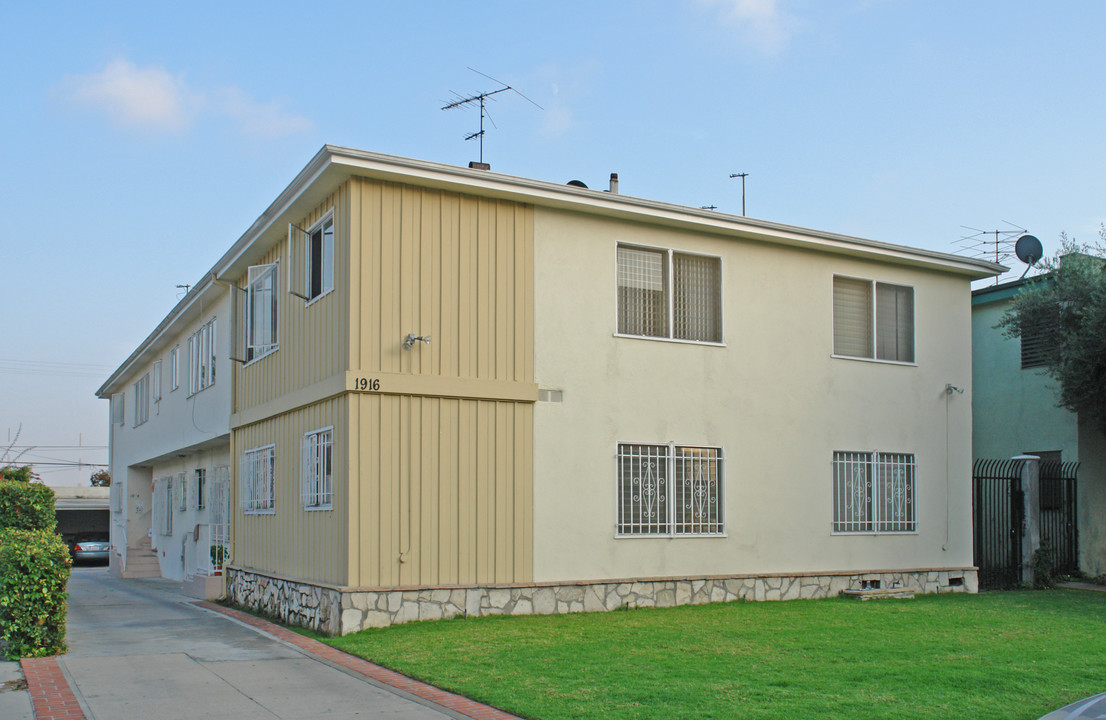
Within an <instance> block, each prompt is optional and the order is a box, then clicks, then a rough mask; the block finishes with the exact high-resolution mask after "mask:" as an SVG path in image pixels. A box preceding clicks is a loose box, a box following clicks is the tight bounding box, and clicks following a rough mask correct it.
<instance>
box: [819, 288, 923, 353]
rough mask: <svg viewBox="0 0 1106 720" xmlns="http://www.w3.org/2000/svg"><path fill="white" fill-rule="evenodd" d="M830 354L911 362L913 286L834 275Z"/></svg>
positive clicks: (912, 348) (912, 347) (912, 345)
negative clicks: (831, 351) (831, 347)
mask: <svg viewBox="0 0 1106 720" xmlns="http://www.w3.org/2000/svg"><path fill="white" fill-rule="evenodd" d="M833 354H834V355H838V356H841V357H850V358H864V359H868V360H884V361H887V362H901V363H913V362H914V288H912V287H909V286H906V285H892V284H890V283H882V282H875V281H873V280H864V279H861V278H854V277H846V276H844V275H834V276H833Z"/></svg>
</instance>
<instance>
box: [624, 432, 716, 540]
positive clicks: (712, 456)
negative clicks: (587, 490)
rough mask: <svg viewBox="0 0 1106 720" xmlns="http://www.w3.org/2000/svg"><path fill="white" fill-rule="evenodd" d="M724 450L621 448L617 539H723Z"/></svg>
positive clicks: (671, 446)
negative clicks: (695, 536)
mask: <svg viewBox="0 0 1106 720" xmlns="http://www.w3.org/2000/svg"><path fill="white" fill-rule="evenodd" d="M722 485H723V473H722V449H721V448H715V447H697V446H689V445H676V444H674V443H669V444H667V445H635V444H628V443H620V444H619V446H618V522H617V527H618V534H619V535H720V534H722V533H723V532H724V530H725V524H724V517H723V510H722V508H723V505H722V502H723V495H722Z"/></svg>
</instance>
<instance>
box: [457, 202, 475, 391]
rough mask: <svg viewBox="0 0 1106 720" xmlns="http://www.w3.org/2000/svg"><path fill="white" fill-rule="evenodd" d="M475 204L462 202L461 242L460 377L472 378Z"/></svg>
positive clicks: (459, 277) (459, 293)
mask: <svg viewBox="0 0 1106 720" xmlns="http://www.w3.org/2000/svg"><path fill="white" fill-rule="evenodd" d="M472 206H473V202H472V201H471V200H470V199H468V198H460V200H459V202H458V212H459V215H458V231H459V234H458V238H457V314H458V322H457V375H458V376H459V377H464V378H468V377H472V376H473V375H474V368H473V365H472V357H471V351H472V347H473V346H474V345H475V342H474V341H475V339H476V328H475V326H474V324H473V317H474V313H473V307H474V305H475V298H474V293H475V289H476V263H475V259H474V254H473V245H474V240H475V237H476V214H475V213H474V212H473V211H472Z"/></svg>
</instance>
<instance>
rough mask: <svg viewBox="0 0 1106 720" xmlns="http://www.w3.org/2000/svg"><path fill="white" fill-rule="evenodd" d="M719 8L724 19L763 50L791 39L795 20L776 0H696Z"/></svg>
mask: <svg viewBox="0 0 1106 720" xmlns="http://www.w3.org/2000/svg"><path fill="white" fill-rule="evenodd" d="M698 1H699V3H700V4H703V5H707V6H710V7H717V8H719V12H720V14H721V16H722V20H723V22H725V23H726V24H728V25H732V26H734V27H736V28H737V29H738V30H739V31H740V32H741V33H742V35H744V36H745V39H746V40H747V41H748V42H749V43H750V44H751V45H754V46H756V47H758V48H760V49H761V50H762V51H764V52H768V53H773V54H774V53H777V52H779V51H781V50H782V49H783V48H784V46H785V45H786V44H787V41H788V40H789V39H790V37H791V34H792V32H793V30H794V22H793V20H792V18H791V16H789V15H788V14H786V13H784V12H783V11H782V10H780V8H779V1H778V0H698Z"/></svg>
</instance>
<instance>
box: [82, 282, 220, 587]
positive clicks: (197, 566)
mask: <svg viewBox="0 0 1106 720" xmlns="http://www.w3.org/2000/svg"><path fill="white" fill-rule="evenodd" d="M231 299H232V298H231V295H230V289H229V288H228V287H227V286H226V285H220V284H219V283H217V282H215V281H214V279H213V278H211V277H210V276H207V277H205V278H204V279H203V280H201V281H200V282H199V283H197V284H196V285H195V286H194V287H192V288H191V290H190V291H189V292H188V293H187V295H186V296H185V297H184V298H183V299H182V300H181V301H180V302H179V303H178V304H177V306H176V307H175V308H174V309H173V311H172V312H171V313H170V314H169V315H168V316H167V317H166V318H165V319H164V320H163V321H162V322H161V324H160V325H158V327H157V328H156V329H155V330H154V332H153V333H151V334H150V336H149V337H147V338H146V340H144V341H143V343H142V344H141V345H140V346H139V347H138V349H137V350H135V351H134V353H132V354H131V356H130V357H129V358H127V360H126V362H124V363H123V364H122V365H121V366H120V367H119V369H118V370H116V371H115V372H114V373H113V374H112V375H111V377H110V378H109V379H108V380H107V382H105V383H104V385H103V386H102V387H101V388H100V389H99V390H98V391H97V393H96V394H97V396H99V397H101V398H104V399H110V401H111V432H110V435H109V442H110V459H109V462H110V472H111V477H112V484H111V510H112V525H111V540H112V557H111V569H112V571H113V572H116V573H119V574H121V575H122V576H123V577H142V576H146V575H160V576H164V577H168V578H173V579H176V580H190V579H194V578H196V577H197V576H212V575H213V574H214V572H215V570H216V569H217V568H216V567H215V566H214V565H213V562H212V558H213V557H216V558H218V557H220V553H221V552H222V551H214V552H213V551H212V550H211V547H212V546H213V545H215V546H218V547H222V546H225V545H228V544H229V539H228V537H227V535H228V532H229V490H230V462H231V460H230V414H231V386H232V383H231V374H232V373H231V365H232V363H231V360H230V357H229V353H228V352H227V350H226V349H227V348H229V347H231V344H232V343H231V328H232V326H233V324H234V322H233V319H234V318H233V316H232V314H231V312H230V308H231ZM154 556H156V562H154V561H152V559H151V558H152V557H154Z"/></svg>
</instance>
